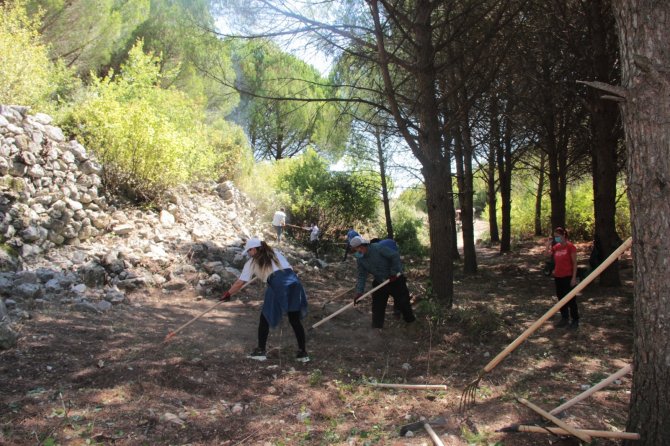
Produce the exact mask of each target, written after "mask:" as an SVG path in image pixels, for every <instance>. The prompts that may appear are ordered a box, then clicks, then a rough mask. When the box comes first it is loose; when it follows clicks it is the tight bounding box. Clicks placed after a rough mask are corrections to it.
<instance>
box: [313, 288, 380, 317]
mask: <svg viewBox="0 0 670 446" xmlns="http://www.w3.org/2000/svg"><path fill="white" fill-rule="evenodd" d="M388 283H389V280H388V279H386V280H385V281H383V282H382V283H380V284H379V285H377V286H376V287H374V288H373V289H371V290H370V291H368V292H367V293H365V294H363V295H362V296H361V297H359V298H358V299H356V302H359V301H361V300H363V299H364V298H366V297H368V296H369V295H370V294H372V293H374V292H375V291H377V290H378V289H380V288H382V287H384V286H386V284H388ZM353 306H354V302H351V303H349V304H347V305H345V306H343V307H342V308H340V309H339V310H337V311H336V312H334V313H333V314H331V315H330V316H326V317H324V318H323V319H321V320H320V321H319V322H317V323H316V324H314V325H312V328H316V327H318V326H319V325H321V324H323V323H325V322H326V321H329V320H331V319H332V318H334V317H335V316H337V315H338V314H340V313H342V312H344V311H345V310H348V309H349V308H351V307H353Z"/></svg>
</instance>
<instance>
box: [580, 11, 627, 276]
mask: <svg viewBox="0 0 670 446" xmlns="http://www.w3.org/2000/svg"><path fill="white" fill-rule="evenodd" d="M584 5H585V12H586V14H587V15H588V18H589V20H588V22H587V23H588V24H589V31H590V32H589V35H590V37H591V38H590V42H591V46H592V48H589V49H590V50H591V51H590V52H591V57H590V58H589V60H591V63H592V65H591V72H592V73H593V76H594V78H595V79H596V80H598V81H601V82H611V81H612V80H613V79H612V77H613V74H612V67H613V66H615V65H616V59H617V52H616V42H615V34H616V32H615V22H614V17H613V15H612V11H611V8H610V3H609V1H605V0H591V1H589V2H586V3H585V4H584ZM617 79H618V77H617V78H616V79H615V80H617ZM600 96H601V93H600V92H598V91H595V90H591V91H590V92H589V96H588V100H589V106H588V109H589V111H590V112H591V135H592V138H593V144H592V145H591V147H592V160H593V161H592V163H591V166H592V169H593V211H594V215H595V234H594V239H595V243H596V244H597V245H598V248H599V253H600V258H601V259H605V258H607V257H608V256H609V255H610V254H611V253H612V252H614V250H616V248H617V247H618V246H619V244H620V243H621V239H620V238H619V236H618V234H617V232H616V192H617V173H618V169H617V167H618V166H617V148H618V145H619V140H620V138H621V131H620V130H621V129H620V126H619V110H618V108H617V106H616V104H615V103H613V102H612V101H606V100H603V99H601V98H600ZM599 280H600V285H601V286H619V285H621V280H620V278H619V263H618V262H614V263H613V264H612V266H610V267H609V268H607V269H606V270H605V271H603V272H602V274H601V275H600V277H599Z"/></svg>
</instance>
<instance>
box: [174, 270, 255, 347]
mask: <svg viewBox="0 0 670 446" xmlns="http://www.w3.org/2000/svg"><path fill="white" fill-rule="evenodd" d="M254 280H256V277H253V278H252V279H251V280H250V281H248V282H247V283H245V284H244V285H242V288H240V289H239V290H237V291H236V292H235V293H234V294H237V293H239V292H240V291H242V290H243V289H245V288H246V287H247V286H249V284H251V283H252V282H253V281H254ZM231 295H232V294H231ZM224 302H225V301H223V300H222V301H219V302H217V303H215V304H214V305H212V306H211V307H209V308H208V309H206V310H205V311H203V312H202V313H200V314H199V315H197V316H196V317H194V318H193V319H191V320H190V321H188V322H186V323H185V324H184V325H182V326H181V327H179V328H177V329H176V330H174V331H171V332H170V333H168V334H167V336H165V339H164V340H163V343H166V342H168V341H169V340H170V339H172V338H173V337H174V336H175V335H176V334H177V333H179V332H180V331H182V330H183V329H184V328H186V327H188V326H189V325H191V324H192V323H193V322H195V321H197V320H198V319H200V318H201V317H203V316H204V315H205V314H207V313H209V312H210V311H212V310H213V309H214V308H216V307H218V306H219V305H221V304H222V303H224Z"/></svg>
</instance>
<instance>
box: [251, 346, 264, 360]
mask: <svg viewBox="0 0 670 446" xmlns="http://www.w3.org/2000/svg"><path fill="white" fill-rule="evenodd" d="M247 358H251V359H255V360H256V361H265V360H266V359H268V357H267V356H265V350H263V349H262V348H256V349H254V351H253V352H251V353H249V356H247Z"/></svg>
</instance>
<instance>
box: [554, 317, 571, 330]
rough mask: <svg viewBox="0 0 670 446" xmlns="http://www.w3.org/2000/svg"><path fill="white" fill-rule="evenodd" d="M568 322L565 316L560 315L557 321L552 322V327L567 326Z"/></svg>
mask: <svg viewBox="0 0 670 446" xmlns="http://www.w3.org/2000/svg"><path fill="white" fill-rule="evenodd" d="M569 323H570V320H569V319H568V318H567V317H562V318H561V320H560V321H558V322H556V323H555V324H554V327H556V328H563V327H567V326H568V324H569Z"/></svg>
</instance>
